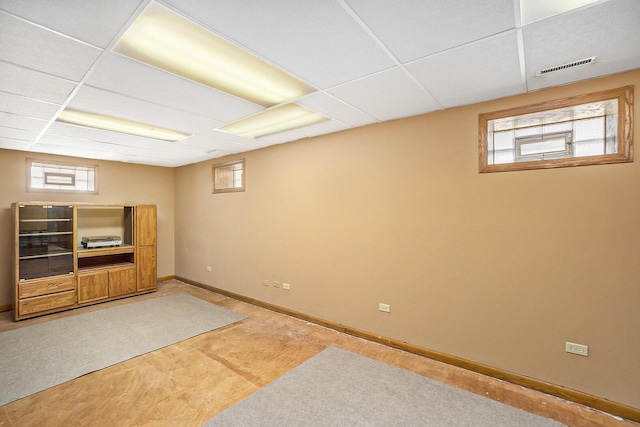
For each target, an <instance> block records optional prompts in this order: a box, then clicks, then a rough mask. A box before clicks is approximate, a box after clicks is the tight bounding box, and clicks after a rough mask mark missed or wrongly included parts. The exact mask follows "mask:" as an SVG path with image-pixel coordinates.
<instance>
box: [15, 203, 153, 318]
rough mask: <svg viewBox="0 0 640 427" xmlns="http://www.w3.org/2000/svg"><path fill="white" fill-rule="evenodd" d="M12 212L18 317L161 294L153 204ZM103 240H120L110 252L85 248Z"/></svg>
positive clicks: (29, 206)
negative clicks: (87, 242) (88, 241)
mask: <svg viewBox="0 0 640 427" xmlns="http://www.w3.org/2000/svg"><path fill="white" fill-rule="evenodd" d="M12 208H13V213H14V215H13V217H14V221H13V225H14V241H15V251H14V252H15V256H14V280H15V284H14V289H15V290H14V294H15V296H14V309H15V311H14V317H15V319H16V320H21V319H24V318H28V317H33V316H39V315H42V314H47V313H53V312H56V311H61V310H66V309H69V308H73V307H77V306H81V305H87V304H94V303H98V302H102V301H108V300H111V299H115V298H122V297H125V296H130V295H135V294H138V293H145V292H150V291H154V290H156V288H157V286H156V281H157V273H156V271H157V261H156V231H157V225H156V207H155V205H140V206H135V205H131V206H126V205H96V204H88V203H78V204H68V203H58V204H56V203H51V204H46V205H45V204H42V203H14V204H13V205H12ZM104 235H116V236H118V237H119V239H118V240H117V242H116V243H114V244H113V246H112V247H98V248H92V247H84V246H83V244H82V242H83V238H88V237H95V236H104ZM87 246H88V245H87Z"/></svg>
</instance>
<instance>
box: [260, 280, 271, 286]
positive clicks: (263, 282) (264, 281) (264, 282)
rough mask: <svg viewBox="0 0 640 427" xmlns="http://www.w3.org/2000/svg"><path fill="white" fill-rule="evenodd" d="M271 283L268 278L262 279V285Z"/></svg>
mask: <svg viewBox="0 0 640 427" xmlns="http://www.w3.org/2000/svg"><path fill="white" fill-rule="evenodd" d="M270 284H271V281H270V280H263V281H262V286H269V285H270Z"/></svg>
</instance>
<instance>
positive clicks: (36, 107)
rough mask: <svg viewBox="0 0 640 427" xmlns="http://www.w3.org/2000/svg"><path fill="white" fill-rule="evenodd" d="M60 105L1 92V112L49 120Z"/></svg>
mask: <svg viewBox="0 0 640 427" xmlns="http://www.w3.org/2000/svg"><path fill="white" fill-rule="evenodd" d="M58 108H60V105H58V104H53V103H50V102H45V101H39V100H37V99H31V98H26V97H24V96H19V95H14V94H11V93H6V92H0V111H2V112H5V113H11V114H16V115H20V116H25V117H31V118H36V119H44V120H49V119H50V118H51V117H53V116H54V115H55V113H56V112H57V111H58Z"/></svg>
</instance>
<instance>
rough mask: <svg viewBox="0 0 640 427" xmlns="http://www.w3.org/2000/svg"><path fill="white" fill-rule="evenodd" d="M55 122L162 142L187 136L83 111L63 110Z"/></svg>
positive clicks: (186, 135) (169, 130)
mask: <svg viewBox="0 0 640 427" xmlns="http://www.w3.org/2000/svg"><path fill="white" fill-rule="evenodd" d="M56 121H57V122H60V123H67V124H71V125H77V126H84V127H89V128H93V129H102V130H108V131H112V132H118V133H126V134H128V135H135V136H143V137H145V138H153V139H160V140H163V141H170V142H174V141H178V140H181V139H184V138H186V137H188V136H191V135H188V134H184V133H180V132H176V131H174V130H171V129H165V128H161V127H158V126H154V125H149V124H146V123H140V122H134V121H131V120H126V119H121V118H118V117H112V116H106V115H104V114H94V113H87V112H85V111H79V110H72V109H68V108H67V109H65V110H64V111H63V112H62V113H60V115H59V116H58V118H57V119H56Z"/></svg>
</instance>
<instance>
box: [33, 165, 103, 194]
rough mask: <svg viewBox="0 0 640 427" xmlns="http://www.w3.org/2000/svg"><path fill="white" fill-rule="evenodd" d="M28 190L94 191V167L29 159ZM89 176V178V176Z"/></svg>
mask: <svg viewBox="0 0 640 427" xmlns="http://www.w3.org/2000/svg"><path fill="white" fill-rule="evenodd" d="M29 172H30V174H31V179H30V181H29V188H28V190H56V191H65V192H76V191H83V192H96V188H95V174H96V167H92V168H88V167H86V166H70V165H55V164H47V163H40V162H34V161H29ZM89 177H91V178H89Z"/></svg>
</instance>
